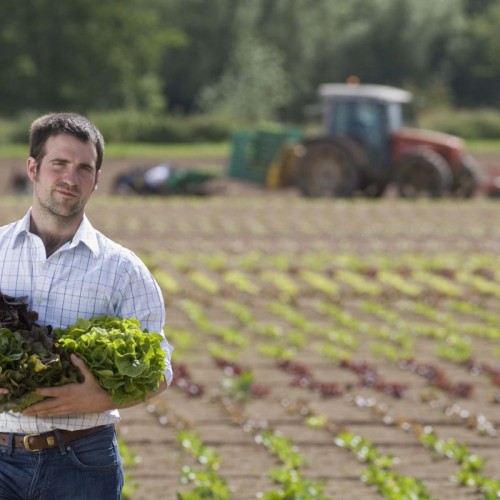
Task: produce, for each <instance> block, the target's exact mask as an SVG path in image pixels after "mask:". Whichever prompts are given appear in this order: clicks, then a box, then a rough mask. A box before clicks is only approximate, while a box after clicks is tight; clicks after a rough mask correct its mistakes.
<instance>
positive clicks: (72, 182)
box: [63, 167, 78, 186]
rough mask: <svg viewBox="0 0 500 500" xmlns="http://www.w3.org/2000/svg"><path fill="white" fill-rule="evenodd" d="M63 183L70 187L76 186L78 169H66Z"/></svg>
mask: <svg viewBox="0 0 500 500" xmlns="http://www.w3.org/2000/svg"><path fill="white" fill-rule="evenodd" d="M63 181H64V182H66V184H68V185H69V186H76V185H77V184H78V173H77V171H76V169H74V168H71V167H68V168H65V169H64V175H63Z"/></svg>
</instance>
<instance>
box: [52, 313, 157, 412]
mask: <svg viewBox="0 0 500 500" xmlns="http://www.w3.org/2000/svg"><path fill="white" fill-rule="evenodd" d="M54 335H55V336H56V337H57V343H58V345H59V346H60V347H61V348H62V349H64V351H66V352H68V353H74V354H76V355H77V356H78V357H79V358H80V359H82V360H83V361H84V362H85V363H86V365H87V366H88V368H89V369H90V371H91V372H92V373H93V375H94V376H95V377H96V379H97V381H98V382H99V384H100V385H101V387H103V388H104V389H106V390H107V391H108V392H109V394H110V395H111V400H112V401H113V403H115V404H117V405H121V404H124V403H128V402H130V401H136V400H145V399H146V396H147V394H148V393H150V392H155V391H157V390H158V388H159V386H160V382H161V380H162V379H163V372H164V370H165V353H164V351H163V349H162V347H161V342H162V339H163V337H162V336H161V335H160V334H159V333H153V332H148V331H147V330H144V331H143V330H141V327H140V323H139V321H138V320H136V319H133V318H130V319H120V318H117V317H113V316H99V317H97V318H92V319H90V320H84V319H79V320H78V321H77V322H76V323H75V324H74V325H71V326H69V327H68V328H66V329H64V330H62V329H55V330H54Z"/></svg>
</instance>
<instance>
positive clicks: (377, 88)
mask: <svg viewBox="0 0 500 500" xmlns="http://www.w3.org/2000/svg"><path fill="white" fill-rule="evenodd" d="M319 95H320V96H321V98H322V99H326V100H330V99H336V98H339V97H340V98H349V97H355V98H358V99H359V98H361V99H363V98H365V99H375V100H379V101H386V102H399V103H405V102H410V101H411V100H412V98H413V96H412V94H411V92H407V91H406V90H403V89H398V88H396V87H388V86H386V85H371V84H349V83H325V84H323V85H320V87H319Z"/></svg>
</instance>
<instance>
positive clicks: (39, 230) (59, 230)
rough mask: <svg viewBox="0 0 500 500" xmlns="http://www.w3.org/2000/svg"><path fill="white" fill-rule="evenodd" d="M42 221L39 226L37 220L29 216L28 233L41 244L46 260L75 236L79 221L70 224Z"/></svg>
mask: <svg viewBox="0 0 500 500" xmlns="http://www.w3.org/2000/svg"><path fill="white" fill-rule="evenodd" d="M47 222H49V221H47V220H44V224H39V223H38V222H37V218H36V217H34V216H33V213H32V214H31V219H30V232H31V233H33V234H36V235H37V236H38V237H39V238H40V239H41V240H42V242H43V245H44V247H45V253H46V256H47V258H48V257H50V256H51V255H52V254H53V253H55V252H56V251H57V250H58V249H59V248H61V247H62V246H63V245H64V244H65V243H67V242H68V241H71V240H72V239H73V236H74V235H75V233H76V231H77V230H78V227H79V226H80V223H81V220H80V221H71V224H64V223H62V222H61V221H55V220H53V221H51V222H52V223H51V224H50V223H47Z"/></svg>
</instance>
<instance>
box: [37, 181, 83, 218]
mask: <svg viewBox="0 0 500 500" xmlns="http://www.w3.org/2000/svg"><path fill="white" fill-rule="evenodd" d="M37 185H38V186H39V183H38V182H37V181H35V186H34V190H35V192H36V193H37V200H38V205H39V206H40V209H41V210H42V211H43V212H44V213H45V214H46V215H48V216H50V217H52V218H56V219H58V220H60V221H65V222H68V221H69V220H72V219H75V218H78V217H80V216H81V214H82V213H83V210H84V206H85V204H84V203H83V202H82V199H81V198H80V197H78V198H75V200H74V201H71V200H65V202H64V201H60V200H58V199H57V198H58V197H61V196H62V195H60V194H58V193H57V192H56V189H57V188H58V187H63V186H56V187H54V188H51V189H50V191H48V192H45V193H40V192H39V190H37ZM64 188H65V189H68V188H67V187H66V186H64ZM72 191H73V192H74V193H75V194H77V195H79V194H80V193H78V192H77V191H75V190H72Z"/></svg>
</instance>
